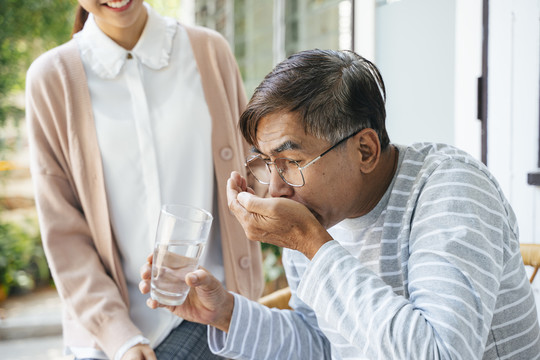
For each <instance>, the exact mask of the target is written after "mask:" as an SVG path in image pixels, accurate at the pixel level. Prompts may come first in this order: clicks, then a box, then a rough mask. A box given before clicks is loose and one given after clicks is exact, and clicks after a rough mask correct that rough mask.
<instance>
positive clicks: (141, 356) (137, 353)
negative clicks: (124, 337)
mask: <svg viewBox="0 0 540 360" xmlns="http://www.w3.org/2000/svg"><path fill="white" fill-rule="evenodd" d="M156 359H157V358H156V354H155V353H154V350H152V348H151V347H150V345H145V344H137V345H135V346H133V347H132V348H130V349H129V350H128V351H126V352H125V353H124V356H122V360H156Z"/></svg>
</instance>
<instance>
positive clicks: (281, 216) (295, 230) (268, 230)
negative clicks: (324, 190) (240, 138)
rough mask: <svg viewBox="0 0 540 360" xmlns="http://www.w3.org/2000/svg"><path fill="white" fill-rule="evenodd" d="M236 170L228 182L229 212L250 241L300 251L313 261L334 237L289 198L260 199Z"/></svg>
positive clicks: (306, 210) (300, 205) (307, 210)
mask: <svg viewBox="0 0 540 360" xmlns="http://www.w3.org/2000/svg"><path fill="white" fill-rule="evenodd" d="M244 184H245V179H244V178H243V177H242V176H240V174H239V173H237V172H235V171H233V172H232V174H231V177H230V178H229V180H228V181H227V201H228V204H229V209H230V210H231V212H232V213H233V214H234V215H235V216H236V218H237V219H238V221H239V222H240V224H241V225H242V227H243V228H244V231H245V233H246V236H247V237H248V239H250V240H255V241H261V242H265V243H270V244H274V245H277V246H281V247H286V248H289V249H293V250H298V251H300V252H302V253H303V254H304V255H306V256H307V257H308V258H309V259H311V258H313V256H315V254H316V253H317V251H318V250H319V248H320V247H321V246H322V245H324V244H325V243H326V242H327V241H330V240H332V237H331V236H330V234H328V232H327V231H326V230H325V229H324V227H323V226H322V225H321V224H320V223H319V221H317V219H316V218H315V216H313V214H312V213H311V212H310V211H309V209H308V208H307V207H305V206H304V205H302V204H300V203H299V202H297V201H294V200H291V199H285V198H260V197H258V196H256V195H254V193H253V191H249V189H246V188H245V185H244Z"/></svg>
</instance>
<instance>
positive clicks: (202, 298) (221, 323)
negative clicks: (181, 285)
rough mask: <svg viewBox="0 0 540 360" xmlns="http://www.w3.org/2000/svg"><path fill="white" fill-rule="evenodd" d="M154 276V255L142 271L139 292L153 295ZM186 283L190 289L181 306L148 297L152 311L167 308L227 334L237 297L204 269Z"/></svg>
mask: <svg viewBox="0 0 540 360" xmlns="http://www.w3.org/2000/svg"><path fill="white" fill-rule="evenodd" d="M151 274H152V255H150V256H148V258H147V263H146V264H144V265H143V266H142V268H141V279H142V280H141V282H140V283H139V290H140V291H141V293H143V294H147V293H149V292H150V278H151ZM185 281H186V284H187V285H188V286H190V287H191V289H190V292H189V294H188V296H187V298H186V300H185V301H184V303H183V304H182V305H178V306H170V305H162V304H160V303H158V302H157V301H156V300H153V299H151V298H149V299H148V300H147V301H146V304H147V306H148V307H150V308H152V309H155V308H157V307H164V308H166V309H168V310H169V311H171V312H172V313H174V314H175V315H177V316H179V317H181V318H183V319H185V320H188V321H193V322H197V323H200V324H205V325H211V326H214V327H215V328H217V329H220V330H222V331H224V332H228V331H229V325H230V322H231V318H232V312H233V308H234V296H233V295H232V294H230V293H229V292H228V291H227V290H225V288H224V287H223V286H222V285H221V283H220V282H219V280H217V279H216V278H215V277H214V276H212V274H210V273H209V272H208V271H207V270H206V269H203V268H200V269H198V270H195V271H193V272H191V273H188V274H187V275H186V278H185Z"/></svg>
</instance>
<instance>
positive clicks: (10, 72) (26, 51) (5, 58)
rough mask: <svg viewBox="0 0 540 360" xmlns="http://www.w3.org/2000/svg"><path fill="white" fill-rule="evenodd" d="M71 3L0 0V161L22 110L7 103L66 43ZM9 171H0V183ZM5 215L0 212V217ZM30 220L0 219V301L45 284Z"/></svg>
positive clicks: (72, 9)
mask: <svg viewBox="0 0 540 360" xmlns="http://www.w3.org/2000/svg"><path fill="white" fill-rule="evenodd" d="M76 5H77V1H76V0H0V134H2V135H3V136H0V161H1V163H2V164H1V165H2V170H10V169H11V168H12V164H11V163H10V162H9V161H7V160H9V159H7V158H6V157H7V156H8V155H9V154H11V153H13V152H14V151H16V148H17V146H15V145H16V144H17V139H13V138H7V137H6V136H5V135H6V131H5V130H3V128H6V127H7V125H8V123H9V124H10V125H11V124H13V125H14V128H19V126H20V122H21V120H22V119H23V118H24V110H23V109H21V108H19V107H18V106H17V105H15V104H16V102H15V101H13V99H14V98H15V95H20V94H21V93H22V92H23V91H24V81H25V75H26V71H27V69H28V67H29V66H30V64H31V62H32V61H33V60H34V59H35V58H36V57H37V56H39V55H40V54H41V53H43V52H45V51H46V50H49V49H51V48H53V47H55V46H57V45H59V44H61V43H64V42H66V41H67V40H69V38H70V34H71V27H72V24H73V19H74V16H75V9H76ZM9 173H10V171H0V184H1V183H3V182H4V181H5V180H7V178H8V177H9V176H8V174H9ZM5 211H6V210H5V209H3V208H0V215H1V214H2V213H4V212H5ZM38 229H39V227H38V225H37V222H36V220H23V221H18V222H17V223H15V222H7V221H6V220H5V219H2V217H1V216H0V298H1V297H2V296H7V295H8V294H10V293H17V292H25V291H29V290H32V289H34V288H35V287H36V286H39V285H42V284H48V283H49V282H50V275H49V269H48V267H47V262H46V259H45V255H44V253H43V247H42V245H41V238H40V235H39V230H38Z"/></svg>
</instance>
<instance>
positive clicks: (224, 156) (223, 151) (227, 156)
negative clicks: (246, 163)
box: [219, 147, 233, 160]
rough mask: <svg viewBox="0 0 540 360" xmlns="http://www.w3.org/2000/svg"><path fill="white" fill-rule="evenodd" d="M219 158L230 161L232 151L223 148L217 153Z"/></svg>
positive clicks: (228, 148)
mask: <svg viewBox="0 0 540 360" xmlns="http://www.w3.org/2000/svg"><path fill="white" fill-rule="evenodd" d="M219 156H221V158H222V159H223V160H231V159H232V158H233V151H232V149H231V148H230V147H224V148H223V149H221V151H220V152H219Z"/></svg>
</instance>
